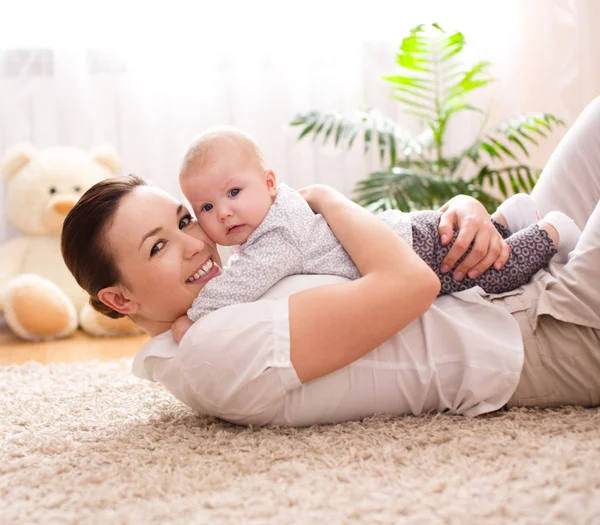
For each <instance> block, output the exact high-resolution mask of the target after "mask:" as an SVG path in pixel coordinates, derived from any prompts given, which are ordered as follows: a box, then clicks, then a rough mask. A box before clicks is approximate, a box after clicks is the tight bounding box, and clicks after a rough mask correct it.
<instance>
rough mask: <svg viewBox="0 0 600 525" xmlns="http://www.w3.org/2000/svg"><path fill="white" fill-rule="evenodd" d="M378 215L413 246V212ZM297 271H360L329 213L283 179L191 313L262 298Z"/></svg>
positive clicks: (347, 273) (195, 317)
mask: <svg viewBox="0 0 600 525" xmlns="http://www.w3.org/2000/svg"><path fill="white" fill-rule="evenodd" d="M378 217H379V218H380V219H381V220H382V221H383V222H385V223H386V224H387V225H388V226H389V227H390V228H392V229H393V230H394V231H395V232H396V233H397V234H398V235H399V236H400V237H401V238H402V239H403V240H404V241H405V242H406V243H407V244H408V245H409V246H411V247H412V229H411V219H410V214H408V213H403V212H401V211H398V210H388V211H385V212H383V213H381V214H380V215H379V216H378ZM294 274H321V275H339V276H341V277H346V278H348V279H357V278H358V277H360V273H359V272H358V270H357V268H356V266H355V265H354V263H353V262H352V260H351V259H350V257H349V256H348V254H347V253H346V250H344V248H342V246H341V244H340V243H339V241H338V240H337V238H336V237H335V235H334V234H333V232H332V231H331V229H330V228H329V226H328V224H327V222H326V221H325V219H324V218H323V216H322V215H315V214H314V213H313V211H312V210H311V209H310V207H309V206H308V204H307V203H306V201H305V200H304V199H303V198H302V196H301V195H300V194H299V193H298V192H297V191H295V190H293V189H292V188H290V187H289V186H286V185H285V184H280V185H279V188H278V190H277V196H276V198H275V201H274V202H273V204H272V205H271V209H270V210H269V213H267V216H266V217H265V219H264V220H263V222H262V223H261V224H260V225H259V226H258V228H256V230H254V231H253V232H252V234H251V235H250V236H249V237H248V240H247V241H246V242H245V243H244V244H241V245H239V246H236V247H235V248H234V254H233V255H232V256H231V258H230V259H229V261H228V265H227V266H226V267H225V268H224V269H223V274H222V275H220V276H219V277H215V278H214V279H212V280H210V281H209V282H208V283H206V285H205V286H204V288H203V289H202V290H201V291H200V293H199V294H198V297H196V299H195V300H194V303H193V304H192V307H191V308H190V309H189V310H188V317H189V318H190V319H191V320H192V321H197V320H198V319H200V318H201V317H203V316H205V315H206V314H208V313H210V312H213V311H215V310H218V309H219V308H223V307H225V306H229V305H232V304H239V303H249V302H252V301H256V300H257V299H258V298H259V297H261V296H263V295H264V294H265V292H266V291H267V290H269V289H270V288H271V287H272V286H273V285H274V284H275V283H277V282H278V281H280V280H281V279H283V278H284V277H287V276H288V275H294Z"/></svg>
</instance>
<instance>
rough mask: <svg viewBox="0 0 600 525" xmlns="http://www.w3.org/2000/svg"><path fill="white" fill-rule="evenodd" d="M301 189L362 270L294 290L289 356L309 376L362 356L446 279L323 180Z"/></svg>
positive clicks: (424, 304)
mask: <svg viewBox="0 0 600 525" xmlns="http://www.w3.org/2000/svg"><path fill="white" fill-rule="evenodd" d="M303 195H304V196H305V198H306V199H307V201H308V203H309V204H310V205H311V207H312V208H313V209H314V210H315V211H317V212H319V213H321V214H322V215H323V216H324V217H325V219H326V220H327V222H328V224H329V226H330V227H331V229H332V230H333V232H334V234H335V236H336V237H337V238H338V240H339V241H340V243H341V244H342V246H343V247H344V249H345V250H346V251H347V252H348V254H349V255H350V257H351V258H352V260H353V261H354V263H355V264H356V266H357V268H358V269H359V271H360V273H361V275H362V277H361V278H360V279H358V280H356V281H351V282H348V283H343V284H338V285H331V286H322V287H318V288H313V289H311V290H306V291H303V292H300V293H296V294H294V295H292V296H290V299H289V309H290V312H289V316H290V341H291V360H292V363H293V365H294V368H295V370H296V373H297V374H298V377H299V378H300V381H302V382H303V383H304V382H307V381H310V380H312V379H316V378H318V377H321V376H323V375H325V374H328V373H330V372H333V371H335V370H338V369H340V368H342V367H344V366H346V365H348V364H349V363H352V362H353V361H355V360H357V359H360V358H361V357H362V356H364V355H365V354H367V353H368V352H370V351H371V350H374V349H375V348H376V347H377V346H379V345H380V344H382V343H383V342H385V341H386V340H387V339H389V338H390V337H391V336H392V335H394V334H395V333H397V332H398V331H399V330H401V329H402V328H404V327H405V326H406V325H407V324H409V323H410V322H412V321H414V320H415V319H417V318H418V317H420V316H421V315H422V314H423V313H424V312H425V311H426V310H427V309H428V308H429V307H430V306H431V304H432V303H433V301H434V299H435V298H436V297H437V294H438V292H439V290H440V282H439V279H438V278H437V276H436V275H435V273H433V271H432V270H431V269H430V268H429V267H428V266H427V265H426V264H425V263H424V262H423V261H422V260H421V259H420V258H419V256H418V255H416V253H415V252H413V250H412V249H411V248H410V247H408V246H407V245H406V243H405V242H404V241H402V240H401V239H400V238H399V237H398V236H397V235H396V234H395V233H394V232H393V231H392V230H391V229H390V228H389V227H388V226H386V225H385V224H384V223H383V222H381V221H380V220H379V219H377V218H376V217H375V216H373V215H372V214H371V213H370V212H368V211H367V210H365V209H363V208H361V207H360V206H358V205H357V204H354V203H353V202H351V201H350V200H348V199H346V198H345V197H344V196H343V195H341V194H340V193H338V192H336V191H335V190H333V189H331V188H328V187H324V186H319V187H313V188H310V189H309V190H305V191H304V192H303Z"/></svg>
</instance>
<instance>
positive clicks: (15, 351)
mask: <svg viewBox="0 0 600 525" xmlns="http://www.w3.org/2000/svg"><path fill="white" fill-rule="evenodd" d="M146 341H148V336H147V335H136V336H131V337H114V338H110V337H109V338H103V337H90V336H88V335H86V334H84V333H83V332H81V331H77V332H76V333H75V334H74V335H73V336H71V337H69V338H67V339H61V340H59V341H47V342H40V343H30V342H28V341H22V340H21V339H19V338H17V337H15V336H14V335H13V334H12V333H11V332H10V330H9V329H8V328H7V326H6V325H5V324H4V323H3V322H2V319H1V318H0V365H11V364H22V363H25V362H27V361H39V362H40V363H44V364H46V363H57V362H61V363H67V362H73V361H89V360H91V359H99V360H101V361H110V360H111V359H118V358H120V357H133V356H134V355H135V354H136V353H137V351H138V350H139V349H140V348H141V347H142V345H143V344H144V343H145V342H146Z"/></svg>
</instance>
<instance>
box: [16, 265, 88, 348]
mask: <svg viewBox="0 0 600 525" xmlns="http://www.w3.org/2000/svg"><path fill="white" fill-rule="evenodd" d="M4 316H5V318H6V322H7V324H8V326H9V328H10V329H11V330H12V331H13V332H14V333H15V334H16V335H17V336H19V337H21V338H22V339H26V340H29V341H41V340H47V339H57V338H61V337H67V336H68V335H71V334H72V333H73V332H74V331H75V329H76V328H77V312H76V310H75V307H74V306H73V304H72V303H71V301H70V299H69V298H68V297H67V296H66V295H65V293H64V292H63V291H62V290H61V289H60V288H59V287H58V286H57V285H56V284H54V283H53V282H52V281H50V280H48V279H45V278H43V277H40V276H39V275H34V274H22V275H19V276H18V277H16V278H15V279H13V280H12V281H11V282H10V283H9V284H8V286H7V289H6V297H5V303H4Z"/></svg>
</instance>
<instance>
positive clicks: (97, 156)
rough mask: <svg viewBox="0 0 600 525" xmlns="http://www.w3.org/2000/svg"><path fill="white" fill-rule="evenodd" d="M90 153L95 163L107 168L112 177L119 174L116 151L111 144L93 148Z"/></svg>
mask: <svg viewBox="0 0 600 525" xmlns="http://www.w3.org/2000/svg"><path fill="white" fill-rule="evenodd" d="M90 153H91V155H92V158H93V159H94V160H95V161H96V162H98V163H100V164H102V165H103V166H105V167H106V168H108V169H109V170H110V172H111V173H112V174H113V175H117V174H118V173H119V168H120V167H121V162H120V161H119V156H118V155H117V150H116V149H115V147H114V146H113V145H112V144H101V145H99V146H94V147H93V148H92V150H91V151H90Z"/></svg>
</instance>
